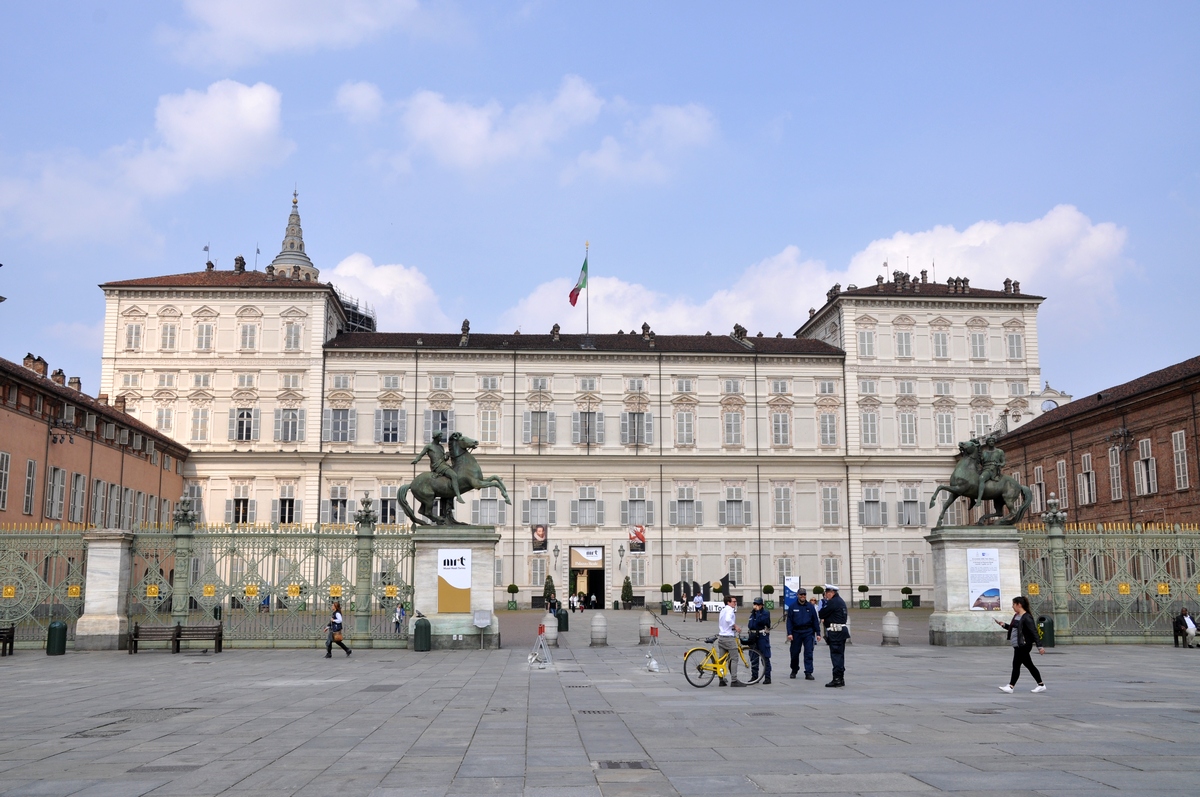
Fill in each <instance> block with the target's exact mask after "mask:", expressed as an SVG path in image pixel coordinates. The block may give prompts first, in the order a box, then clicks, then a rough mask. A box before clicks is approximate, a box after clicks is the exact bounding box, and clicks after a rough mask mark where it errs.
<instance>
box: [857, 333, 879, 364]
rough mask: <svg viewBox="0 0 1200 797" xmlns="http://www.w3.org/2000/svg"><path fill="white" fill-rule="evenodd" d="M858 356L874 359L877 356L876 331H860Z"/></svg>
mask: <svg viewBox="0 0 1200 797" xmlns="http://www.w3.org/2000/svg"><path fill="white" fill-rule="evenodd" d="M858 356H859V357H874V356H875V331H874V330H871V329H860V330H859V331H858Z"/></svg>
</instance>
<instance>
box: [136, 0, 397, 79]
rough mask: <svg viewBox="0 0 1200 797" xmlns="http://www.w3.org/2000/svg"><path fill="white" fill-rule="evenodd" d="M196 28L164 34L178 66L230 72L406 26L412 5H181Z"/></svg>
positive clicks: (279, 0) (211, 1)
mask: <svg viewBox="0 0 1200 797" xmlns="http://www.w3.org/2000/svg"><path fill="white" fill-rule="evenodd" d="M184 8H185V9H186V12H187V15H188V16H189V17H190V18H191V20H192V21H193V22H194V23H195V25H196V27H195V28H193V29H191V30H187V31H173V30H168V31H163V33H162V34H161V36H160V38H161V39H162V43H163V44H164V45H166V46H168V47H170V48H171V49H172V50H173V51H174V52H175V54H176V55H177V57H178V58H180V60H183V61H186V62H189V63H198V64H219V65H224V66H234V65H239V64H246V63H253V62H254V61H256V60H258V59H259V58H261V57H262V56H266V55H275V54H279V53H285V52H311V51H313V50H318V49H342V48H347V47H353V46H355V45H357V44H360V43H362V42H363V41H366V40H367V39H370V38H371V37H373V36H376V35H378V34H380V33H383V32H385V31H387V30H390V29H391V28H394V27H396V26H397V25H400V24H401V23H403V22H406V21H409V20H411V19H412V18H413V17H414V15H415V14H416V13H417V11H418V8H419V5H418V3H417V0H338V2H328V0H249V1H247V0H186V2H185V4H184Z"/></svg>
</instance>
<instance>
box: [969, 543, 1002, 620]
mask: <svg viewBox="0 0 1200 797" xmlns="http://www.w3.org/2000/svg"><path fill="white" fill-rule="evenodd" d="M967 590H968V594H967V605H968V606H970V607H971V611H973V612H998V611H1000V550H999V549H998V548H968V549H967Z"/></svg>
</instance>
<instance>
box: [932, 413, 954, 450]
mask: <svg viewBox="0 0 1200 797" xmlns="http://www.w3.org/2000/svg"><path fill="white" fill-rule="evenodd" d="M934 421H935V422H936V423H937V443H938V445H939V446H952V445H954V413H951V412H939V413H937V414H936V415H934Z"/></svg>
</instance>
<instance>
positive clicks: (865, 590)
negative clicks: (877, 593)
mask: <svg viewBox="0 0 1200 797" xmlns="http://www.w3.org/2000/svg"><path fill="white" fill-rule="evenodd" d="M858 591H859V592H861V593H862V594H864V595H866V594H867V593H868V592H870V591H871V588H870V587H868V586H867V585H866V584H859V585H858Z"/></svg>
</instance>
